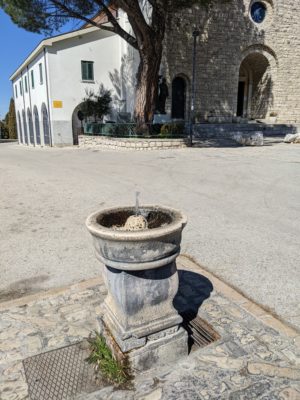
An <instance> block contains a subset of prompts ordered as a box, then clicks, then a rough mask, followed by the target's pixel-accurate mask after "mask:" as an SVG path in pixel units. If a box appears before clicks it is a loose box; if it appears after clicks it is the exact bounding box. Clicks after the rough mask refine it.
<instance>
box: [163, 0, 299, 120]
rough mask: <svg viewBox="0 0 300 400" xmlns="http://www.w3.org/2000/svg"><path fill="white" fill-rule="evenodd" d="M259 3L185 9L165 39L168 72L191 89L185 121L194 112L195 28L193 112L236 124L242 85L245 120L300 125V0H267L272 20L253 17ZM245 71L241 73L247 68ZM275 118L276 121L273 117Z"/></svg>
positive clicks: (245, 0) (250, 0)
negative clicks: (195, 33) (196, 33)
mask: <svg viewBox="0 0 300 400" xmlns="http://www.w3.org/2000/svg"><path fill="white" fill-rule="evenodd" d="M253 2H254V1H253V0H236V1H232V2H221V1H218V2H213V4H212V5H211V7H209V8H207V9H206V8H204V7H201V6H199V5H195V6H194V7H193V8H187V9H184V10H181V11H180V13H178V14H177V15H176V16H175V18H174V19H173V20H172V22H171V23H170V26H169V28H168V29H167V33H166V41H165V53H164V57H163V67H162V72H163V73H164V75H165V76H166V78H167V80H168V84H169V87H170V96H169V99H168V111H169V112H171V111H172V81H173V79H174V78H175V77H177V76H179V77H182V78H184V80H185V83H186V104H185V114H186V115H185V118H186V119H187V118H188V110H189V109H190V103H189V101H190V96H189V93H190V87H191V79H192V54H193V38H192V31H193V27H194V26H197V27H198V28H199V30H200V36H199V38H198V43H197V60H196V96H195V112H196V115H198V118H200V120H201V121H204V120H207V119H208V118H209V117H215V118H222V120H223V122H224V121H225V120H227V121H228V122H230V121H232V118H234V117H235V116H236V115H237V103H238V87H239V81H243V82H244V84H245V91H244V93H243V94H244V110H243V115H244V116H247V117H248V118H269V117H270V116H272V115H273V114H275V115H276V118H277V122H284V123H291V124H294V123H297V122H298V123H299V122H300V24H299V18H300V8H299V6H298V1H297V0H281V1H279V0H262V2H263V3H264V4H265V6H266V9H267V11H266V18H265V20H264V21H263V22H262V23H260V24H258V23H254V22H253V21H252V19H251V16H250V7H251V5H252V4H253ZM241 66H242V68H241ZM270 114H271V115H270Z"/></svg>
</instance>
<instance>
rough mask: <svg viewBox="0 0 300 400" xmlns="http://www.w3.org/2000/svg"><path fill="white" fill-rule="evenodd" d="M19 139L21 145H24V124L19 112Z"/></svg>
mask: <svg viewBox="0 0 300 400" xmlns="http://www.w3.org/2000/svg"><path fill="white" fill-rule="evenodd" d="M18 137H19V141H20V143H22V144H24V135H23V131H22V122H21V117H20V111H18Z"/></svg>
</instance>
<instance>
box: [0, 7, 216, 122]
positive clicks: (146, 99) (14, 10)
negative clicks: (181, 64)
mask: <svg viewBox="0 0 300 400" xmlns="http://www.w3.org/2000/svg"><path fill="white" fill-rule="evenodd" d="M210 1H213V0H111V1H108V0H0V7H1V8H3V10H4V11H5V12H6V13H7V14H8V15H10V17H11V19H12V21H13V22H14V23H15V24H17V25H18V26H20V27H22V28H24V29H26V30H29V31H32V32H38V33H44V34H46V35H49V34H51V33H53V32H55V31H57V30H58V29H59V28H60V27H62V26H63V25H64V24H65V23H66V22H67V21H68V20H70V19H75V20H80V21H83V22H85V23H88V24H91V25H92V26H96V27H98V28H100V29H104V30H107V31H111V32H114V33H116V34H117V35H119V36H121V37H122V38H123V39H124V40H125V41H127V43H129V44H130V45H131V46H133V47H134V48H135V49H136V50H137V51H138V53H139V56H140V65H139V68H138V72H137V85H136V106H135V117H136V119H137V121H138V122H141V123H143V122H150V121H151V120H152V118H153V113H154V108H155V102H156V97H157V81H158V74H159V68H160V63H161V58H162V49H163V40H164V36H165V29H166V22H167V16H172V14H173V13H174V12H176V11H178V10H180V9H181V8H185V7H190V6H192V5H193V4H196V3H198V4H208V3H210ZM215 1H221V0H215ZM145 5H146V6H148V7H149V8H150V11H151V17H150V18H149V19H147V17H146V16H145V12H144V11H143V10H144V9H143V7H144V6H145ZM114 9H122V10H123V11H124V12H125V13H126V14H127V18H128V21H129V23H130V25H131V28H132V32H133V33H132V34H130V33H129V32H126V31H125V30H124V29H123V28H122V26H121V25H120V24H119V21H118V19H117V18H116V17H115V14H114V12H113V10H114ZM100 12H102V13H103V14H104V15H105V16H106V18H107V20H108V21H109V24H103V23H100V22H99V21H98V22H97V20H95V19H94V18H93V17H94V16H95V15H96V14H99V13H100Z"/></svg>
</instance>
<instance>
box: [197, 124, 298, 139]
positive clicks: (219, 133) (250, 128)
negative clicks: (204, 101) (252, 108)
mask: <svg viewBox="0 0 300 400" xmlns="http://www.w3.org/2000/svg"><path fill="white" fill-rule="evenodd" d="M193 130H194V137H195V138H199V139H210V138H226V139H227V138H230V137H231V136H232V134H233V133H235V132H241V133H249V134H251V133H253V132H262V133H263V135H264V136H285V135H286V134H288V133H296V132H297V131H300V126H296V125H287V124H274V125H271V124H259V123H248V124H195V125H194V128H193Z"/></svg>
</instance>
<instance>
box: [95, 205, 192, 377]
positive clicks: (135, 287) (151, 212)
mask: <svg viewBox="0 0 300 400" xmlns="http://www.w3.org/2000/svg"><path fill="white" fill-rule="evenodd" d="M133 213H134V210H133V208H129V207H128V208H123V209H108V210H104V211H102V212H99V213H95V214H92V215H91V216H90V217H89V218H88V220H87V227H88V229H89V231H90V232H91V234H92V235H93V238H94V246H95V249H96V255H97V257H98V258H99V260H100V261H102V262H103V263H104V265H105V267H104V271H103V276H104V281H105V284H106V287H107V290H108V295H107V297H106V299H105V301H104V313H103V317H102V319H101V321H100V326H101V329H102V333H103V334H104V336H105V337H106V339H107V342H108V344H109V345H110V347H111V348H112V350H113V352H114V354H115V355H116V356H117V357H118V358H122V357H124V358H127V359H128V360H129V362H130V365H131V367H132V369H133V370H134V371H143V370H146V369H150V368H152V367H153V366H156V367H157V366H158V365H163V364H166V363H170V362H173V361H177V360H178V358H180V357H182V356H185V355H187V352H188V344H187V333H186V331H185V330H184V329H183V328H182V327H181V326H180V324H181V322H182V318H181V316H180V315H179V314H178V312H177V310H176V309H175V308H174V306H173V299H174V297H175V295H176V293H177V291H178V273H177V268H176V262H175V260H176V257H177V256H178V254H179V251H180V242H181V232H182V229H183V227H184V226H185V224H186V218H185V217H184V216H183V215H182V214H181V213H180V212H179V211H177V210H173V209H169V208H162V207H153V206H152V207H151V206H149V207H143V208H142V209H141V213H142V214H144V216H145V218H146V219H147V221H148V226H149V229H147V230H143V231H135V232H130V231H129V232H128V231H122V230H115V229H113V226H116V225H118V226H123V225H124V223H125V221H126V219H127V218H128V216H130V215H131V214H133ZM151 227H152V228H151Z"/></svg>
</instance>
